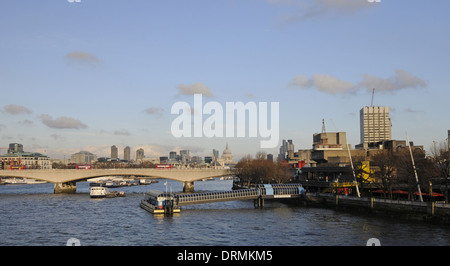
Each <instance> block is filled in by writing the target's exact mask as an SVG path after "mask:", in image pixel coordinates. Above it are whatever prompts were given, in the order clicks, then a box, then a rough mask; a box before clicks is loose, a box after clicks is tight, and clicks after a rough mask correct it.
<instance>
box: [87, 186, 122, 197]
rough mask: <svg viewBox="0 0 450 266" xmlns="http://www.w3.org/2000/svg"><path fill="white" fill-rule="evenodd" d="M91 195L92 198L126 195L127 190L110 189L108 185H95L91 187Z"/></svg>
mask: <svg viewBox="0 0 450 266" xmlns="http://www.w3.org/2000/svg"><path fill="white" fill-rule="evenodd" d="M90 197H91V198H115V197H125V192H123V191H120V192H118V191H109V189H108V188H106V187H101V186H94V187H91V191H90Z"/></svg>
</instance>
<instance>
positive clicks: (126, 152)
mask: <svg viewBox="0 0 450 266" xmlns="http://www.w3.org/2000/svg"><path fill="white" fill-rule="evenodd" d="M123 159H124V160H125V161H130V160H131V149H130V147H128V146H126V147H125V149H123Z"/></svg>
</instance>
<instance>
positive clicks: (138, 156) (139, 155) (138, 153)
mask: <svg viewBox="0 0 450 266" xmlns="http://www.w3.org/2000/svg"><path fill="white" fill-rule="evenodd" d="M144 158H145V155H144V149H142V148H140V149H139V150H137V151H136V161H140V160H144Z"/></svg>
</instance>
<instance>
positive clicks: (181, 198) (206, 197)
mask: <svg viewBox="0 0 450 266" xmlns="http://www.w3.org/2000/svg"><path fill="white" fill-rule="evenodd" d="M259 193H260V191H259V190H258V189H256V188H251V189H242V190H234V191H223V192H206V193H195V194H185V195H176V196H175V201H178V204H180V205H184V204H188V203H195V202H202V201H215V200H227V199H240V198H247V199H248V198H257V197H258V196H259Z"/></svg>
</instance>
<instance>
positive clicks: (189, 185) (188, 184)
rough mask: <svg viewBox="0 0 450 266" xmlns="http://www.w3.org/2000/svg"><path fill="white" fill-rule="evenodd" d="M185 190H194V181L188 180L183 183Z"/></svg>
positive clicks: (188, 191)
mask: <svg viewBox="0 0 450 266" xmlns="http://www.w3.org/2000/svg"><path fill="white" fill-rule="evenodd" d="M183 192H185V193H191V192H194V181H187V182H184V183H183Z"/></svg>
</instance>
